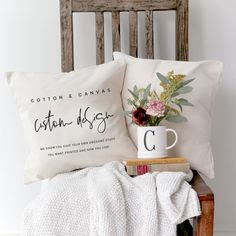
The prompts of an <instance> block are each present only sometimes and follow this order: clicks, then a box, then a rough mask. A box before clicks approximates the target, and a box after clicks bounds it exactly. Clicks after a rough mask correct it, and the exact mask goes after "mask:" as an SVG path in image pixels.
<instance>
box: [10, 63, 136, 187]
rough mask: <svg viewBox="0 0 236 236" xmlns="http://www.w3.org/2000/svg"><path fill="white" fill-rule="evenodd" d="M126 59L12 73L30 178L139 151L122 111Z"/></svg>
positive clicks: (99, 163) (69, 169)
mask: <svg viewBox="0 0 236 236" xmlns="http://www.w3.org/2000/svg"><path fill="white" fill-rule="evenodd" d="M124 73H125V63H124V61H123V60H118V61H113V62H110V63H107V64H103V65H99V66H94V67H89V68H86V69H83V70H80V71H73V72H70V73H60V74H30V73H17V72H15V73H7V78H8V81H9V84H10V87H11V89H12V91H13V94H14V96H15V98H16V100H17V105H18V108H19V111H20V116H21V119H22V124H23V129H24V133H25V136H26V139H27V141H28V147H29V152H30V154H29V156H28V158H27V160H26V163H25V182H26V183H28V182H33V181H36V180H40V179H45V178H48V177H53V176H54V175H56V174H58V173H62V172H68V171H72V170H74V169H78V168H84V167H88V166H99V165H103V164H105V163H106V162H108V161H112V160H123V159H126V158H130V157H134V156H135V155H136V149H135V147H134V145H133V143H132V141H131V140H130V139H129V137H128V136H127V133H128V132H127V128H126V124H125V119H124V118H123V117H121V116H120V115H117V114H119V113H121V112H122V110H123V108H122V102H121V97H120V94H121V89H122V85H123V79H124Z"/></svg>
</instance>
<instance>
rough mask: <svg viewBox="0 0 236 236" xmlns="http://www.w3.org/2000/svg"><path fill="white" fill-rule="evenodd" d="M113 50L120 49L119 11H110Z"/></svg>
mask: <svg viewBox="0 0 236 236" xmlns="http://www.w3.org/2000/svg"><path fill="white" fill-rule="evenodd" d="M112 43H113V51H120V12H112Z"/></svg>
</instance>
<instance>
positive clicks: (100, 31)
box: [96, 12, 104, 65]
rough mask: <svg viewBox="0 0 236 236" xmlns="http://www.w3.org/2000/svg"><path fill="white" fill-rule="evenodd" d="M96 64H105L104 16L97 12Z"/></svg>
mask: <svg viewBox="0 0 236 236" xmlns="http://www.w3.org/2000/svg"><path fill="white" fill-rule="evenodd" d="M96 63H97V65H99V64H102V63H104V15H103V12H96Z"/></svg>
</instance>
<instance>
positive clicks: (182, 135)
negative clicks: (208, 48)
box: [113, 52, 223, 178]
mask: <svg viewBox="0 0 236 236" xmlns="http://www.w3.org/2000/svg"><path fill="white" fill-rule="evenodd" d="M113 56H114V59H115V60H120V59H125V61H126V63H127V67H126V74H125V80H124V87H123V93H122V100H123V105H124V109H125V110H130V109H131V108H132V107H131V106H129V105H128V104H127V99H128V98H129V97H130V96H131V95H130V93H129V92H128V89H131V90H133V87H134V85H137V86H138V87H139V88H141V87H146V86H147V85H148V84H150V83H151V84H152V89H154V90H156V91H157V93H158V94H159V93H160V92H161V91H162V88H161V86H160V81H159V80H158V78H157V76H156V73H157V72H159V73H161V74H164V75H166V74H167V73H168V72H169V71H172V70H174V73H175V74H184V75H186V79H191V78H195V80H194V81H193V82H192V83H191V84H190V85H191V86H192V87H193V91H192V92H191V93H189V94H186V95H182V96H181V97H183V98H186V99H188V100H189V101H190V102H191V103H192V104H193V105H194V107H184V112H183V115H184V116H185V117H186V118H187V119H188V121H187V122H184V123H180V124H176V123H171V122H163V123H162V124H163V125H166V126H167V127H169V128H173V129H174V130H176V131H177V133H178V136H179V141H178V143H177V145H176V146H175V147H174V148H173V149H171V150H170V152H169V155H170V156H172V155H174V156H183V157H185V158H186V159H187V160H188V161H189V162H190V164H191V167H192V168H193V169H196V170H198V171H200V172H201V173H202V174H204V175H205V176H207V177H209V178H214V161H213V154H212V148H211V126H212V110H213V103H214V100H215V96H216V91H217V88H218V85H219V82H220V80H221V75H222V68H223V65H222V63H221V62H219V61H200V62H183V61H168V60H151V59H139V58H134V57H131V56H128V55H125V54H123V53H120V52H114V53H113ZM126 121H127V125H128V130H129V133H130V135H131V138H132V140H133V141H134V142H135V143H136V144H137V135H136V133H137V127H136V126H135V125H133V124H131V118H129V117H127V118H126Z"/></svg>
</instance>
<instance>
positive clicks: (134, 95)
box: [128, 89, 138, 100]
mask: <svg viewBox="0 0 236 236" xmlns="http://www.w3.org/2000/svg"><path fill="white" fill-rule="evenodd" d="M128 91H129V92H130V93H131V94H132V96H133V97H134V99H136V100H137V99H138V95H136V94H135V93H134V92H133V91H131V90H130V89H128Z"/></svg>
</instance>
